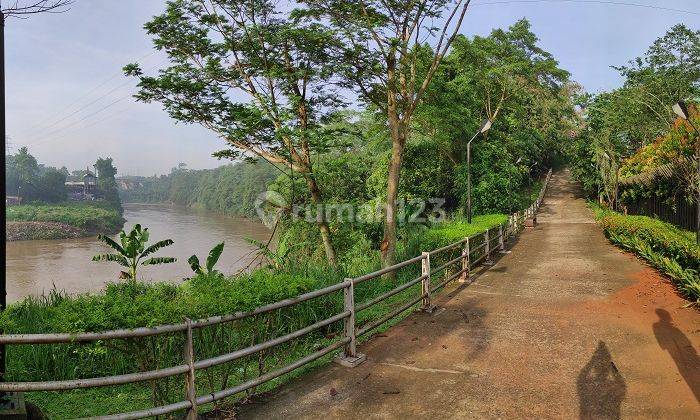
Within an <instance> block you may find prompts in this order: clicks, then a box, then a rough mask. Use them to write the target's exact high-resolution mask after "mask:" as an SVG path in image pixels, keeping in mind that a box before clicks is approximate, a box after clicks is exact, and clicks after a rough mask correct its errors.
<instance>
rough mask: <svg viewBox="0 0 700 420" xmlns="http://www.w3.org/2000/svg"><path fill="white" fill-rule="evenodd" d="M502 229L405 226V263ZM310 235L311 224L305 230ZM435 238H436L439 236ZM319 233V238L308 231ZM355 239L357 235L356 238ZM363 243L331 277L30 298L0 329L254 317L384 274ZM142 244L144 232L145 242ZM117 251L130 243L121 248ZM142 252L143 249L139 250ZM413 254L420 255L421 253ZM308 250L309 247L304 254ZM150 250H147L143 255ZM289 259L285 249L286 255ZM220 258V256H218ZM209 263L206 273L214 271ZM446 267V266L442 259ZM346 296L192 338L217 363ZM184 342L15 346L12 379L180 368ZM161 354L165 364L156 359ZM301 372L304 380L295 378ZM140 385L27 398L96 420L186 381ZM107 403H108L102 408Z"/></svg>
mask: <svg viewBox="0 0 700 420" xmlns="http://www.w3.org/2000/svg"><path fill="white" fill-rule="evenodd" d="M503 221H505V217H503V216H483V217H477V218H475V223H474V224H473V225H467V224H465V223H463V222H458V221H455V222H448V223H446V224H443V225H438V226H435V227H434V228H432V229H429V228H427V227H424V226H421V227H415V226H406V227H405V228H404V229H403V231H402V233H401V236H402V237H403V238H405V239H404V241H406V242H407V243H408V242H409V241H410V238H420V239H418V240H416V241H414V242H412V243H411V244H409V246H403V247H402V248H401V252H402V258H409V257H413V256H415V255H416V254H418V253H419V252H420V251H424V250H426V249H429V248H424V247H432V246H438V245H440V246H441V245H444V244H447V243H449V242H451V241H455V240H458V239H462V238H463V236H462V235H468V234H472V233H477V232H483V231H484V230H485V229H487V228H490V227H493V226H494V225H496V224H499V223H502V222H503ZM306 226H307V228H308V224H306ZM433 230H434V232H433ZM311 231H312V232H314V233H316V232H317V231H316V230H313V229H312V230H311ZM354 234H355V235H358V232H357V231H355V233H354ZM363 237H364V236H363V235H361V234H360V236H357V237H356V238H357V239H358V241H357V242H354V245H353V247H352V249H350V250H347V251H346V252H345V253H344V259H343V264H342V265H343V267H340V268H339V269H333V268H330V267H328V266H326V265H323V264H319V263H317V262H313V261H308V260H307V261H305V263H304V262H298V261H296V260H292V259H290V260H286V261H285V263H284V264H282V265H280V266H279V268H278V269H274V268H265V269H258V270H255V271H253V272H251V273H247V274H241V275H238V276H234V277H224V276H222V275H220V274H218V273H212V274H206V273H204V274H201V275H198V276H196V277H194V278H192V279H190V280H188V281H186V282H185V283H184V284H181V285H173V284H170V283H151V284H146V283H140V282H135V281H134V282H131V281H130V282H124V283H110V284H108V285H107V287H106V289H105V291H104V293H100V294H85V295H77V296H66V295H64V294H61V293H57V292H56V291H53V292H51V293H50V294H49V295H48V296H45V297H41V298H33V297H28V298H26V299H24V300H23V301H21V302H18V303H15V304H12V305H10V307H9V308H8V309H7V310H6V311H5V312H4V313H3V314H1V315H0V328H3V329H4V331H6V332H7V333H17V334H22V333H24V334H28V333H42V332H64V333H75V332H82V331H105V330H111V329H124V328H127V329H128V328H136V327H144V326H155V325H161V324H168V323H180V322H182V320H183V318H185V317H187V318H190V319H200V318H206V317H210V316H221V315H228V314H231V313H234V312H237V311H250V310H252V309H254V308H256V307H259V306H262V305H265V304H269V303H273V302H277V301H280V300H283V299H288V298H292V297H295V296H298V295H300V294H302V293H306V292H309V291H312V290H315V289H318V288H321V287H324V286H327V285H330V284H334V283H337V282H339V281H342V279H343V278H345V277H348V276H357V275H360V274H366V273H367V272H369V271H373V270H375V269H377V268H378V267H379V252H378V251H374V250H371V249H370V244H369V242H368V241H366V239H365V240H364V242H362V241H361V239H362V238H363ZM141 238H143V231H142V234H141ZM112 246H113V247H114V248H115V249H116V248H119V247H121V248H128V247H129V245H128V244H125V245H122V244H118V243H114V244H112ZM138 248H142V247H141V246H138ZM414 248H415V249H414ZM302 249H303V248H302ZM144 251H145V249H144ZM280 252H285V251H280ZM212 254H213V255H215V254H216V252H213V253H212ZM214 260H215V258H212V259H211V260H210V261H209V263H210V264H208V265H210V267H209V268H208V270H212V268H213V264H214V263H215V261H214ZM436 261H442V260H439V259H438V260H436ZM419 273H420V267H419V265H416V264H414V265H413V266H409V267H406V268H404V269H401V270H399V273H397V274H398V275H397V278H396V279H394V280H387V279H384V278H377V279H375V280H373V281H370V282H365V283H362V284H359V285H357V286H356V288H355V296H356V301H357V302H358V303H359V302H366V301H368V300H370V299H373V298H375V297H376V296H378V295H380V294H382V293H385V292H386V291H388V290H390V289H392V288H394V287H396V286H397V285H399V284H401V283H405V282H406V281H408V280H411V279H413V278H415V277H416V276H418V275H419ZM419 290H420V289H419V285H414V286H412V287H410V288H408V289H406V290H405V291H403V292H401V293H399V294H397V295H395V296H393V297H392V298H390V299H388V300H386V301H384V302H383V303H381V304H379V305H377V306H373V307H372V308H370V309H367V310H364V311H360V312H359V313H358V315H357V316H358V323H359V325H363V324H364V323H367V322H370V321H373V320H376V319H379V318H380V317H382V316H384V315H386V314H387V313H389V312H391V311H392V310H394V309H396V308H397V307H399V306H401V305H403V304H405V302H406V300H407V299H408V298H410V297H413V296H415V295H416V294H417V293H418V292H419ZM342 307H343V297H342V292H337V293H334V294H331V295H328V296H325V297H322V298H318V299H314V300H312V301H308V302H303V303H300V304H298V305H295V306H293V307H290V308H285V309H282V310H278V311H274V312H271V313H268V314H261V315H257V316H254V317H252V318H249V319H246V320H242V321H237V322H232V323H225V324H221V325H218V326H213V327H208V328H206V329H202V330H197V331H196V332H195V335H194V340H195V352H196V354H197V356H198V359H204V358H207V357H214V356H218V355H221V354H224V353H227V352H231V351H233V350H236V349H241V348H244V347H248V346H250V345H251V344H254V343H260V342H262V341H265V340H267V339H270V338H272V337H278V336H281V335H284V334H288V333H290V332H292V331H294V330H296V329H299V328H302V327H305V326H308V325H310V324H313V323H314V322H318V321H320V320H322V319H326V318H328V317H330V316H333V315H335V314H337V313H339V312H341V311H342ZM341 331H342V323H340V322H338V323H336V324H333V325H331V326H329V327H327V328H325V329H322V330H320V331H317V332H314V333H312V334H310V335H308V336H306V337H304V338H301V339H298V340H295V341H292V342H289V343H286V344H284V345H281V346H278V347H276V348H275V350H274V351H269V352H262V353H261V354H256V355H253V356H251V357H246V358H243V359H240V360H237V361H235V362H232V363H227V364H225V365H222V366H219V367H216V368H212V369H209V370H207V371H201V372H198V374H197V375H198V376H197V384H198V389H200V391H201V392H202V393H204V392H213V391H217V390H220V389H222V388H223V387H224V384H228V386H232V385H234V384H238V383H242V382H244V381H246V380H250V379H251V378H253V377H256V376H259V375H261V374H264V373H265V372H268V371H270V370H273V369H275V368H278V367H281V366H282V365H284V364H286V363H289V362H290V361H292V360H296V359H298V358H300V357H303V356H305V355H308V354H309V353H311V352H313V351H316V350H318V348H319V346H323V345H326V344H329V343H330V342H331V341H332V340H335V339H336V338H337V335H338V334H339V333H340V332H341ZM182 345H183V339H182V335H181V334H173V335H162V336H158V337H153V338H148V339H145V340H109V341H105V342H102V341H100V342H96V343H90V344H82V343H68V344H62V345H42V346H9V348H8V361H9V363H10V366H9V368H8V372H9V374H8V375H9V376H8V379H9V380H15V381H28V380H32V381H38V380H49V379H52V380H60V379H71V378H77V377H94V376H108V375H115V374H125V373H132V372H134V371H136V370H152V369H158V368H164V367H169V366H175V365H178V364H180V363H182ZM154 355H157V356H158V357H157V358H156V357H154ZM295 374H299V373H298V372H297V373H295ZM289 377H290V376H287V375H285V376H284V377H282V378H280V379H279V380H277V381H272V382H270V383H268V384H265V385H264V386H263V387H260V388H257V389H256V392H261V391H264V390H266V389H270V388H271V387H274V386H275V385H276V384H278V383H279V381H284V380H287V379H289ZM148 386H149V384H137V385H130V386H123V387H115V388H105V389H104V390H102V391H94V390H93V391H73V392H71V393H70V394H63V393H57V394H46V393H32V394H28V395H27V398H28V400H29V401H31V402H34V403H37V404H39V405H40V406H41V407H42V409H44V410H45V411H46V412H47V414H49V415H50V416H51V417H52V418H53V417H76V416H83V417H89V416H93V415H98V414H106V413H114V412H117V411H123V410H126V409H140V408H145V407H148V406H152V405H151V404H153V402H151V401H149V400H148V399H147V398H146V395H148V394H149V393H150V394H152V396H153V397H152V398H153V401H155V403H157V404H165V403H170V402H175V401H179V400H181V399H182V382H181V380H180V379H179V378H178V379H173V380H160V381H157V382H154V383H152V384H150V386H151V389H150V390H149V389H148ZM121 392H128V393H129V394H130V395H136V398H135V399H133V400H130V401H129V402H128V403H125V404H123V405H120V404H113V403H111V401H114V400H115V399H116V400H120V399H119V398H120V397H119V395H120V394H121ZM68 395H70V398H69V399H70V400H71V401H75V400H76V399H77V400H82V399H89V400H90V401H91V402H92V404H90V405H89V406H88V407H75V406H73V405H67V404H66V403H65V402H66V399H67V398H68V397H67V396H68ZM103 399H104V400H107V401H109V403H103Z"/></svg>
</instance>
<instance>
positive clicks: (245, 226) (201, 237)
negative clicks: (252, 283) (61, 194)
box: [5, 204, 270, 302]
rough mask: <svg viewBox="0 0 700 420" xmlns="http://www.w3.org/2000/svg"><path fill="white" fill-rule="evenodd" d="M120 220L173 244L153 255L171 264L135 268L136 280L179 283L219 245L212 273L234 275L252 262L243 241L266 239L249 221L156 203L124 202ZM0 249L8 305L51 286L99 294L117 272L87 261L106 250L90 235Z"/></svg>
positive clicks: (109, 266)
mask: <svg viewBox="0 0 700 420" xmlns="http://www.w3.org/2000/svg"><path fill="white" fill-rule="evenodd" d="M124 218H125V219H126V225H125V229H130V228H131V227H132V226H133V225H134V224H136V223H141V225H142V226H144V227H147V228H148V230H149V231H150V233H151V242H153V241H156V240H161V239H167V238H170V239H172V240H173V241H175V243H174V244H173V245H171V246H169V247H166V248H163V249H161V250H160V251H158V252H157V253H156V254H155V255H156V256H169V257H177V259H178V260H177V262H175V263H173V264H166V265H157V266H141V267H139V277H140V278H143V279H144V280H146V281H171V282H179V281H181V280H182V279H183V278H185V277H189V276H191V274H192V271H191V269H190V267H189V265H188V263H187V258H189V256H190V255H192V254H197V256H199V259H200V261H201V262H202V263H203V262H204V261H203V260H205V259H206V256H207V254H208V253H209V250H210V249H211V248H212V247H213V246H214V245H216V244H217V243H219V242H221V241H224V242H226V246H225V247H224V252H223V254H222V255H221V258H220V259H219V263H218V265H217V269H218V270H219V271H222V272H224V273H227V274H231V273H234V272H237V271H239V270H240V269H241V268H244V267H246V266H247V265H248V264H249V263H250V261H251V259H252V256H251V251H252V250H253V248H254V247H253V246H251V245H250V244H249V243H248V242H247V241H246V240H245V238H252V239H255V240H258V241H266V240H267V239H269V235H270V231H269V230H268V229H267V228H266V227H265V226H264V225H263V224H261V223H259V222H256V221H253V220H249V219H242V218H234V217H228V216H223V215H220V214H216V213H212V212H206V211H199V210H194V209H190V208H184V207H171V206H168V205H161V204H125V205H124ZM115 236H116V235H115ZM6 246H7V254H6V255H7V262H6V264H5V274H6V276H7V289H8V290H7V294H8V296H7V299H8V302H15V301H17V300H19V299H21V298H22V297H24V296H27V295H40V294H42V293H47V292H49V291H50V290H51V289H53V288H54V287H55V288H56V289H59V290H64V291H66V292H68V293H82V292H94V291H99V290H101V289H102V288H103V287H104V285H105V284H106V283H107V282H109V281H116V280H117V276H118V274H119V271H120V268H119V266H118V265H117V264H116V263H106V262H93V261H91V258H92V256H93V255H96V254H99V253H104V252H109V251H110V250H111V249H110V248H108V247H106V246H104V245H103V244H102V243H100V242H98V241H97V240H96V238H94V237H92V238H80V239H63V240H51V241H17V242H7V243H6Z"/></svg>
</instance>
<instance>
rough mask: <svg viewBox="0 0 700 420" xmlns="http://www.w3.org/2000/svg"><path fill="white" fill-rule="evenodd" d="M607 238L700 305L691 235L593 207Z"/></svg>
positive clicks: (697, 251)
mask: <svg viewBox="0 0 700 420" xmlns="http://www.w3.org/2000/svg"><path fill="white" fill-rule="evenodd" d="M595 211H596V218H597V219H598V221H599V223H600V224H601V226H602V227H603V229H604V231H605V234H606V235H607V236H608V238H609V239H610V240H611V241H612V242H614V243H616V244H618V245H620V246H622V247H624V248H627V249H629V250H631V251H633V252H635V253H636V254H638V255H640V256H641V257H642V258H644V259H645V260H647V261H648V262H649V263H650V264H652V265H653V266H655V267H657V268H659V269H660V270H662V271H664V272H665V273H666V274H667V275H668V276H669V277H671V278H672V279H673V281H674V283H675V284H676V287H678V290H679V291H680V292H681V293H682V294H683V295H684V296H686V297H687V298H688V299H690V300H692V301H694V302H698V303H700V246H698V245H697V244H696V243H695V240H694V238H693V235H692V234H691V233H690V232H686V231H682V230H680V229H678V228H676V227H675V226H673V225H671V224H668V223H665V222H662V221H660V220H657V219H652V218H649V217H646V216H625V215H622V214H619V213H614V212H610V211H606V210H602V209H600V208H596V209H595Z"/></svg>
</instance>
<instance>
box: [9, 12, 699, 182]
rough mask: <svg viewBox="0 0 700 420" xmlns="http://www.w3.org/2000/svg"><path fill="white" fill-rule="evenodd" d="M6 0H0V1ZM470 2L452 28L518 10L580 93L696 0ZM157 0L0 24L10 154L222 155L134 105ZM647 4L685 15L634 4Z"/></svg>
mask: <svg viewBox="0 0 700 420" xmlns="http://www.w3.org/2000/svg"><path fill="white" fill-rule="evenodd" d="M4 1H6V0H0V2H4ZM612 2H613V3H626V5H623V4H609V3H607V0H572V1H567V0H564V1H561V0H560V1H555V2H552V1H548V0H473V1H472V6H471V8H470V10H469V12H468V13H467V16H466V18H465V21H464V23H463V25H462V28H461V31H460V33H462V34H465V35H467V36H472V35H488V33H489V32H490V31H491V30H492V29H494V28H507V27H508V26H510V25H512V24H513V23H514V22H516V21H517V20H518V19H521V18H523V17H525V18H527V19H529V20H530V22H531V23H532V30H533V32H534V33H535V34H537V36H538V37H539V38H540V46H541V47H542V48H544V49H545V50H547V51H549V52H551V53H552V54H553V55H554V57H555V58H556V59H558V60H559V62H560V65H561V67H562V68H564V69H566V70H568V71H570V72H571V73H572V79H573V80H575V81H577V82H578V83H580V84H581V85H583V87H584V88H585V89H586V90H588V91H589V92H600V91H603V90H610V89H614V88H616V87H619V86H620V85H621V83H622V81H621V79H620V77H619V75H618V73H617V72H616V71H615V70H614V69H612V68H610V66H611V65H620V64H625V63H626V62H628V61H629V60H631V59H633V58H635V57H638V56H641V55H642V54H644V52H645V51H646V49H647V48H648V46H649V45H651V43H652V42H653V41H654V40H655V39H657V38H659V37H660V36H662V35H663V34H664V33H665V32H666V31H667V30H668V29H669V28H671V27H672V26H673V25H675V24H678V23H684V24H685V25H687V26H688V27H690V28H691V29H694V30H699V29H700V15H699V14H700V1H698V0H629V1H628V0H624V1H623V0H620V1H612ZM164 4H165V0H75V3H74V4H73V5H72V7H71V9H70V10H69V11H67V12H66V13H61V14H44V15H35V16H32V17H30V18H29V19H25V20H19V19H10V20H8V21H7V22H6V27H5V63H6V94H7V99H6V106H7V135H8V137H9V142H10V148H11V149H10V151H11V153H14V152H16V150H17V149H19V148H20V147H22V146H27V147H29V151H30V153H32V154H33V155H34V156H35V157H36V158H37V159H38V160H39V162H40V163H43V164H46V165H49V166H56V167H61V166H66V167H68V168H69V169H71V170H73V169H78V168H85V167H87V166H91V165H92V164H93V163H94V162H95V160H97V158H98V157H112V158H113V159H114V164H115V166H116V167H117V168H118V171H119V173H118V175H146V176H150V175H154V174H162V173H168V172H169V171H170V168H172V167H174V166H176V165H177V163H178V162H184V163H186V164H187V165H188V167H189V168H192V169H202V168H213V167H216V166H219V165H221V164H224V163H226V162H223V161H219V160H217V159H215V158H213V157H211V154H212V153H213V152H215V151H217V150H220V149H222V148H224V143H223V141H222V140H220V139H218V138H217V137H216V136H215V135H214V134H213V133H211V132H209V131H207V130H206V129H204V128H202V127H199V126H193V125H185V124H182V123H175V122H174V120H172V119H171V118H170V117H169V116H168V115H167V113H165V112H164V111H163V110H162V108H161V106H160V105H159V104H143V103H137V102H136V101H135V100H134V99H133V98H131V94H133V93H134V92H135V91H136V88H135V85H136V81H135V80H133V79H128V78H126V77H125V76H123V75H122V74H121V71H120V69H121V68H122V67H123V66H124V65H125V64H128V63H131V62H139V63H141V64H142V67H143V68H144V70H146V71H148V70H153V69H156V68H158V67H160V66H162V65H163V64H165V62H164V61H163V60H164V59H163V56H162V55H159V54H158V53H154V52H153V49H152V42H151V39H150V38H149V36H148V35H147V34H146V32H145V30H144V29H143V24H144V23H145V22H147V21H148V20H149V19H150V18H151V17H152V16H154V15H156V14H158V13H160V12H161V11H162V10H163V9H164ZM632 4H637V5H651V6H659V7H664V8H672V9H679V10H685V11H690V12H694V13H697V14H692V13H687V12H682V11H670V10H659V9H651V8H642V7H636V6H633V5H632Z"/></svg>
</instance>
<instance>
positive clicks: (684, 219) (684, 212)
mask: <svg viewBox="0 0 700 420" xmlns="http://www.w3.org/2000/svg"><path fill="white" fill-rule="evenodd" d="M622 210H626V211H627V214H631V215H641V216H649V217H653V218H655V219H660V220H663V221H665V222H668V223H671V224H674V225H676V226H678V227H680V228H682V229H686V230H690V231H695V223H696V218H697V206H696V205H695V204H690V203H687V202H681V203H679V204H678V205H676V206H672V205H670V204H667V203H666V202H665V201H664V200H662V199H660V198H658V197H650V198H644V199H638V200H635V201H631V202H625V203H624V208H623V209H622Z"/></svg>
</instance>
